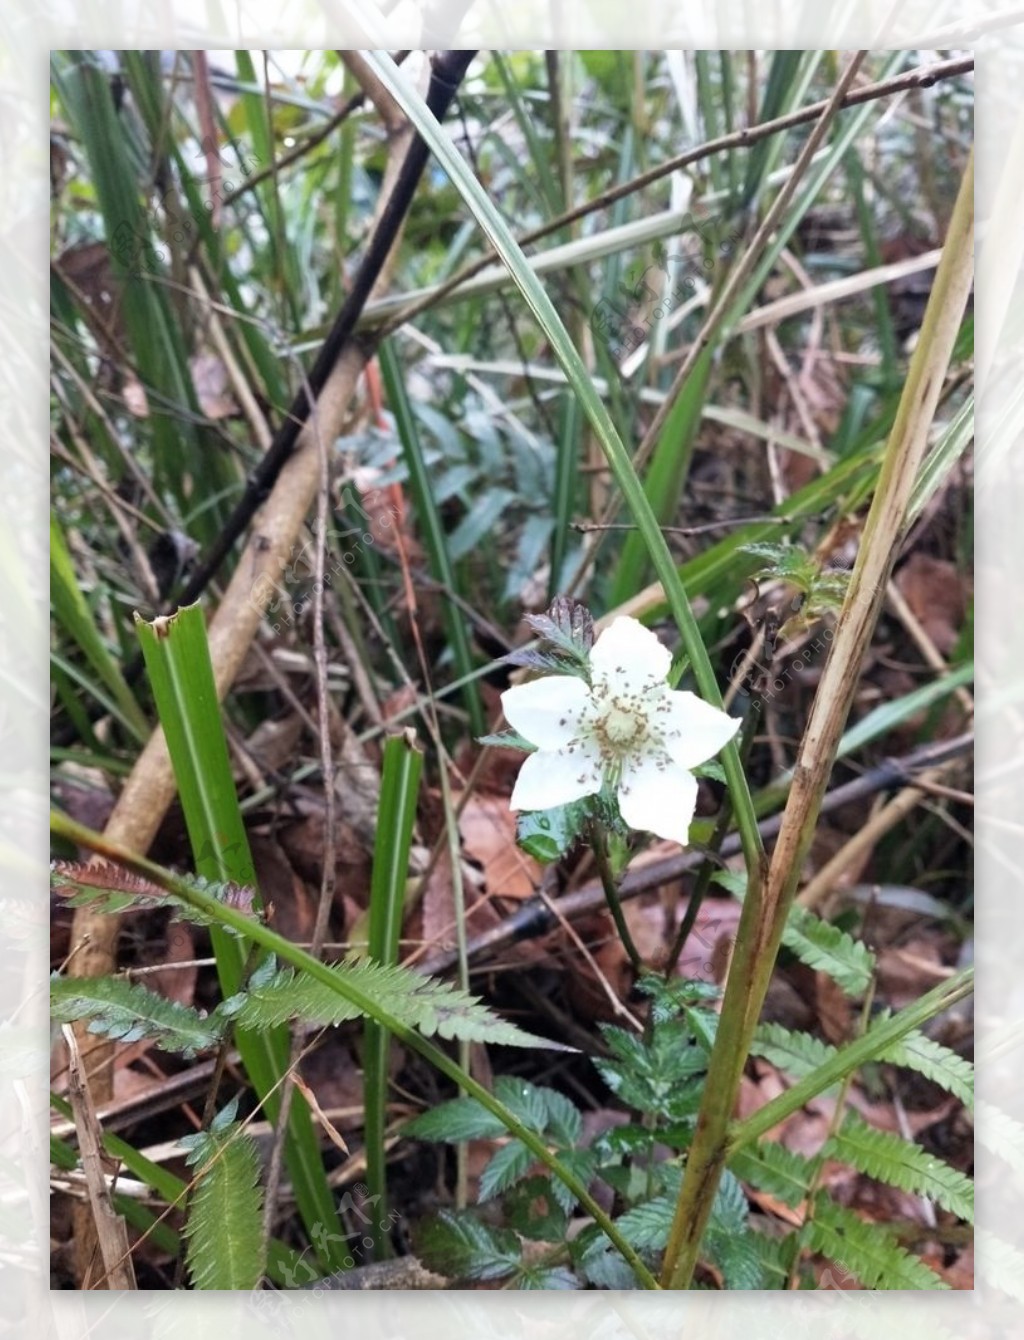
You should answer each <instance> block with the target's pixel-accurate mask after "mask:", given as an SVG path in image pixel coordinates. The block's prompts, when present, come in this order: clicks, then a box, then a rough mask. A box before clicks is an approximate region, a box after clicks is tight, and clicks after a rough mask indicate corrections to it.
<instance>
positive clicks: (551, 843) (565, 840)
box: [516, 797, 591, 865]
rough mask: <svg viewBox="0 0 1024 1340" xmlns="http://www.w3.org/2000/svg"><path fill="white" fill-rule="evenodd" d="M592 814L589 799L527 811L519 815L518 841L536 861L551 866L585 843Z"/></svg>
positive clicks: (517, 823)
mask: <svg viewBox="0 0 1024 1340" xmlns="http://www.w3.org/2000/svg"><path fill="white" fill-rule="evenodd" d="M590 815H591V804H590V798H589V797H588V798H586V799H584V800H574V801H573V802H572V804H570V805H556V806H555V807H554V808H553V809H550V810H528V811H525V812H523V813H521V814H517V815H516V842H517V843H518V845H519V846H520V847H522V849H523V851H525V852H526V854H527V855H528V856H532V857H533V858H534V860H536V861H540V862H541V863H542V864H545V865H547V864H550V863H551V862H552V861H557V860H559V859H560V858H561V857H562V856H564V855H565V854H566V852H568V851H569V850H570V849H571V848H572V847H573V846H574V845H575V844H576V843H577V842H578V841H580V840H581V838H582V837H583V836H584V833H585V829H586V826H587V824H588V823H589V822H590Z"/></svg>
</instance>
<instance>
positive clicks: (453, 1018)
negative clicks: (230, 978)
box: [221, 959, 572, 1051]
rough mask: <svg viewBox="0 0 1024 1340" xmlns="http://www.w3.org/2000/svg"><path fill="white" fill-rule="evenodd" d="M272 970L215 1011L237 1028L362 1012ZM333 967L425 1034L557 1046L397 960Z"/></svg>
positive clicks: (321, 986)
mask: <svg viewBox="0 0 1024 1340" xmlns="http://www.w3.org/2000/svg"><path fill="white" fill-rule="evenodd" d="M270 967H271V972H272V975H264V974H263V973H262V972H257V973H254V974H253V976H252V978H251V979H250V982H249V986H248V989H247V990H245V991H243V992H240V993H239V994H238V995H236V996H232V997H231V998H230V999H228V1000H226V1001H225V1002H224V1003H223V1005H222V1006H221V1009H222V1010H223V1011H224V1013H225V1014H227V1015H228V1016H229V1017H230V1018H233V1019H234V1020H235V1021H236V1022H237V1023H238V1024H239V1025H241V1027H243V1028H271V1027H274V1026H275V1025H277V1024H282V1023H284V1022H285V1021H287V1020H289V1019H304V1020H306V1021H307V1022H309V1023H314V1024H340V1023H343V1022H344V1021H345V1020H347V1019H356V1018H359V1017H361V1016H362V1014H363V1011H362V1010H361V1009H360V1008H359V1006H358V1005H356V1004H355V1003H354V1002H353V1001H351V1000H348V999H346V998H345V997H344V996H342V995H339V994H336V993H335V992H334V991H332V990H331V988H330V987H329V986H327V984H326V983H325V982H321V981H318V980H316V979H315V978H312V977H308V976H306V975H304V974H301V975H300V974H297V973H295V971H294V970H293V969H291V968H282V969H280V970H279V971H277V972H273V968H272V964H271V965H270ZM331 971H332V972H333V973H335V974H336V975H337V977H338V980H339V982H340V983H342V984H347V985H348V986H350V987H351V988H353V989H354V990H358V991H359V992H360V993H361V994H362V995H364V996H366V997H368V998H369V999H371V1000H372V1001H373V1002H374V1004H376V1005H377V1006H378V1007H379V1008H380V1010H381V1011H382V1013H386V1014H389V1015H390V1016H391V1017H392V1018H393V1019H397V1020H398V1021H399V1022H400V1023H402V1024H404V1025H405V1026H406V1027H407V1028H415V1029H417V1030H418V1031H419V1032H420V1033H423V1034H424V1035H425V1036H427V1037H431V1036H433V1035H434V1034H435V1033H436V1034H437V1035H438V1036H440V1037H442V1038H459V1039H461V1040H464V1041H467V1042H489V1043H498V1044H500V1045H502V1046H505V1047H554V1048H557V1049H558V1050H560V1051H571V1050H572V1048H570V1047H563V1046H562V1045H561V1044H560V1043H556V1042H550V1041H548V1040H547V1039H545V1038H538V1037H534V1036H533V1034H531V1033H524V1032H523V1031H522V1030H521V1029H519V1028H516V1026H515V1025H514V1024H510V1023H507V1022H506V1021H505V1020H504V1019H499V1018H498V1016H497V1015H495V1014H492V1013H491V1011H490V1010H489V1009H488V1008H487V1007H486V1006H485V1005H482V1004H481V1003H480V1000H479V998H478V997H477V996H471V995H470V994H469V992H467V991H462V990H460V989H459V988H458V987H455V986H451V985H449V984H448V983H447V982H442V981H438V980H437V979H436V978H432V977H424V976H423V975H422V973H418V972H414V971H413V970H412V969H411V968H403V967H401V966H399V965H391V966H385V965H384V964H380V963H373V962H371V961H370V960H369V959H360V960H358V961H354V962H346V963H336V964H334V965H333V967H332V969H331Z"/></svg>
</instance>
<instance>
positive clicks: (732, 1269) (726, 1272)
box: [701, 1224, 765, 1289]
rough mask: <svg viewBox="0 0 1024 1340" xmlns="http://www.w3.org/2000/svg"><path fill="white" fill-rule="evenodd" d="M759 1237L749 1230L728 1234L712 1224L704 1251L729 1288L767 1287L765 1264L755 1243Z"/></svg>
mask: <svg viewBox="0 0 1024 1340" xmlns="http://www.w3.org/2000/svg"><path fill="white" fill-rule="evenodd" d="M758 1236H759V1235H758V1234H756V1233H753V1232H752V1231H751V1230H750V1229H747V1228H744V1229H743V1230H742V1231H739V1232H732V1233H727V1232H724V1231H723V1230H721V1229H716V1228H715V1227H713V1226H712V1225H710V1224H709V1225H708V1229H707V1232H706V1233H705V1234H704V1240H703V1242H702V1243H701V1251H702V1252H703V1254H704V1255H706V1256H707V1258H708V1260H709V1261H711V1262H712V1263H713V1264H714V1265H716V1266H717V1267H718V1268H719V1270H720V1271H721V1272H722V1276H723V1278H724V1280H725V1286H726V1288H727V1289H763V1288H765V1272H764V1262H763V1258H762V1255H761V1251H760V1249H759V1246H758V1244H757V1242H756V1241H755V1239H756V1238H757V1237H758Z"/></svg>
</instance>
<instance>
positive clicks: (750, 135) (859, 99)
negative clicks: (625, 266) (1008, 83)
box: [365, 56, 974, 338]
mask: <svg viewBox="0 0 1024 1340" xmlns="http://www.w3.org/2000/svg"><path fill="white" fill-rule="evenodd" d="M973 69H974V57H973V56H966V57H959V58H957V59H955V60H948V61H938V62H936V64H934V65H927V66H924V67H923V68H922V69H919V70H909V71H907V72H906V73H905V74H901V75H896V76H894V77H893V78H892V79H882V80H879V81H878V82H877V83H874V84H865V85H864V86H863V87H862V88H858V89H852V90H851V91H850V92H848V93H847V94H846V95H845V96H844V98H843V100H842V103H841V106H842V107H843V108H846V107H856V106H859V105H860V104H862V103H865V102H874V101H875V100H876V99H878V98H885V97H888V96H889V95H890V94H894V93H903V92H905V91H906V90H907V89H911V88H930V87H931V86H932V85H933V84H936V83H939V82H940V81H942V80H944V79H955V78H956V76H957V75H961V74H968V73H970V71H972V70H973ZM828 105H829V99H824V100H823V101H821V102H815V103H812V104H811V105H810V106H809V107H802V108H800V109H799V110H798V111H795V112H789V113H787V114H786V115H785V116H778V117H775V118H774V119H773V120H771V121H762V122H759V123H757V124H754V125H751V126H746V127H744V128H742V129H740V130H734V131H732V132H731V133H730V134H728V135H720V136H719V137H718V138H717V139H713V140H707V141H705V143H704V144H700V145H697V147H696V148H694V149H688V150H686V152H685V153H681V154H677V155H676V156H675V157H674V158H669V159H666V160H665V162H664V163H659V164H658V165H657V166H656V167H653V168H649V169H648V170H647V171H646V172H641V173H639V174H638V175H637V176H635V177H631V178H630V180H629V181H627V182H623V183H622V184H621V185H619V186H613V187H610V188H609V189H608V190H607V191H604V192H603V193H602V194H601V195H599V196H595V197H594V199H592V200H586V201H584V202H582V203H581V204H579V205H576V206H574V207H573V208H572V209H568V210H566V211H565V212H564V213H562V214H559V215H557V217H555V218H554V219H550V220H549V221H548V222H547V223H544V224H541V225H540V226H539V227H537V228H532V229H530V231H529V232H526V233H522V234H521V235H520V236H519V237H518V238H517V239H516V240H517V242H518V244H519V246H521V247H526V246H529V245H530V244H531V243H532V242H539V241H540V240H541V239H542V238H545V237H550V235H551V234H552V233H557V232H560V231H561V230H562V229H563V228H566V227H567V226H568V225H569V224H572V223H576V222H577V220H579V219H585V218H586V217H587V216H588V215H589V214H594V213H596V212H597V211H598V210H602V209H607V208H608V207H609V206H611V205H614V204H615V203H616V202H617V201H619V200H623V199H625V198H626V197H627V196H630V195H633V194H635V193H636V192H637V191H641V190H643V189H644V188H645V187H647V186H651V185H653V184H654V183H655V182H657V181H660V180H661V179H662V178H664V177H667V176H669V175H671V173H673V172H678V171H679V170H680V169H681V168H685V167H690V166H692V165H693V164H694V163H698V162H700V161H701V160H702V159H704V158H710V157H711V156H712V155H713V154H717V153H723V152H725V151H726V150H729V149H747V148H749V147H750V146H751V145H753V144H757V143H758V142H759V141H760V140H763V139H766V138H768V137H769V136H771V135H778V134H781V133H782V132H783V131H786V130H792V129H793V128H794V127H796V126H802V125H806V124H807V123H808V122H810V121H814V120H816V119H817V118H818V117H819V116H821V115H822V113H823V112H824V111H825V110H826V108H827V107H828ZM497 260H498V255H497V252H495V251H493V250H492V249H491V248H488V249H487V250H486V251H485V252H484V254H483V255H482V256H479V257H478V258H477V259H476V260H474V261H470V262H469V263H468V264H466V265H464V266H463V267H462V269H461V270H459V271H458V272H457V273H456V274H454V275H452V277H451V278H450V279H448V280H446V281H445V283H443V284H441V285H439V286H438V287H437V288H435V289H432V290H431V291H430V293H427V294H423V295H422V297H420V298H416V299H412V300H410V302H409V303H408V304H407V305H406V306H405V307H403V308H402V309H401V310H400V311H398V312H396V313H395V315H394V316H393V317H391V318H389V319H388V320H387V321H386V322H384V324H383V326H382V328H381V337H382V338H383V337H385V336H387V335H391V334H393V333H394V332H395V331H396V330H397V329H398V328H399V327H400V326H404V325H405V324H406V323H407V322H409V321H412V320H413V318H414V317H417V316H419V315H420V313H421V312H424V311H426V310H427V309H428V308H430V307H434V306H436V304H437V303H439V302H441V301H443V300H444V299H445V298H446V297H447V296H448V295H449V294H450V293H453V292H454V291H455V290H456V289H457V288H460V287H461V286H462V285H463V284H465V283H466V282H467V281H468V280H470V279H472V278H474V277H475V276H476V275H478V274H479V273H480V272H481V271H482V270H486V269H487V267H488V266H489V265H493V264H494V263H495V262H496V261H497ZM371 321H372V313H370V312H368V313H367V315H366V318H365V324H369V323H370V322H371Z"/></svg>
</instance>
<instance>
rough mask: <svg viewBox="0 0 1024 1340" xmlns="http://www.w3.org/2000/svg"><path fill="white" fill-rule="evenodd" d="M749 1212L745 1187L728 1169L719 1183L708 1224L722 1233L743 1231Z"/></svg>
mask: <svg viewBox="0 0 1024 1340" xmlns="http://www.w3.org/2000/svg"><path fill="white" fill-rule="evenodd" d="M749 1214H750V1207H749V1205H748V1204H747V1197H746V1194H745V1193H744V1190H743V1187H742V1186H741V1185H740V1183H739V1179H738V1178H737V1177H736V1175H735V1174H734V1173H731V1172H729V1171H728V1169H727V1170H726V1171H725V1172H723V1173H722V1179H721V1181H720V1182H719V1183H718V1190H717V1191H716V1192H715V1199H714V1202H713V1204H712V1206H711V1216H710V1218H709V1219H708V1225H709V1227H713V1228H715V1229H716V1230H718V1231H719V1232H721V1233H742V1232H744V1231H745V1229H746V1227H747V1217H748V1215H749Z"/></svg>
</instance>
